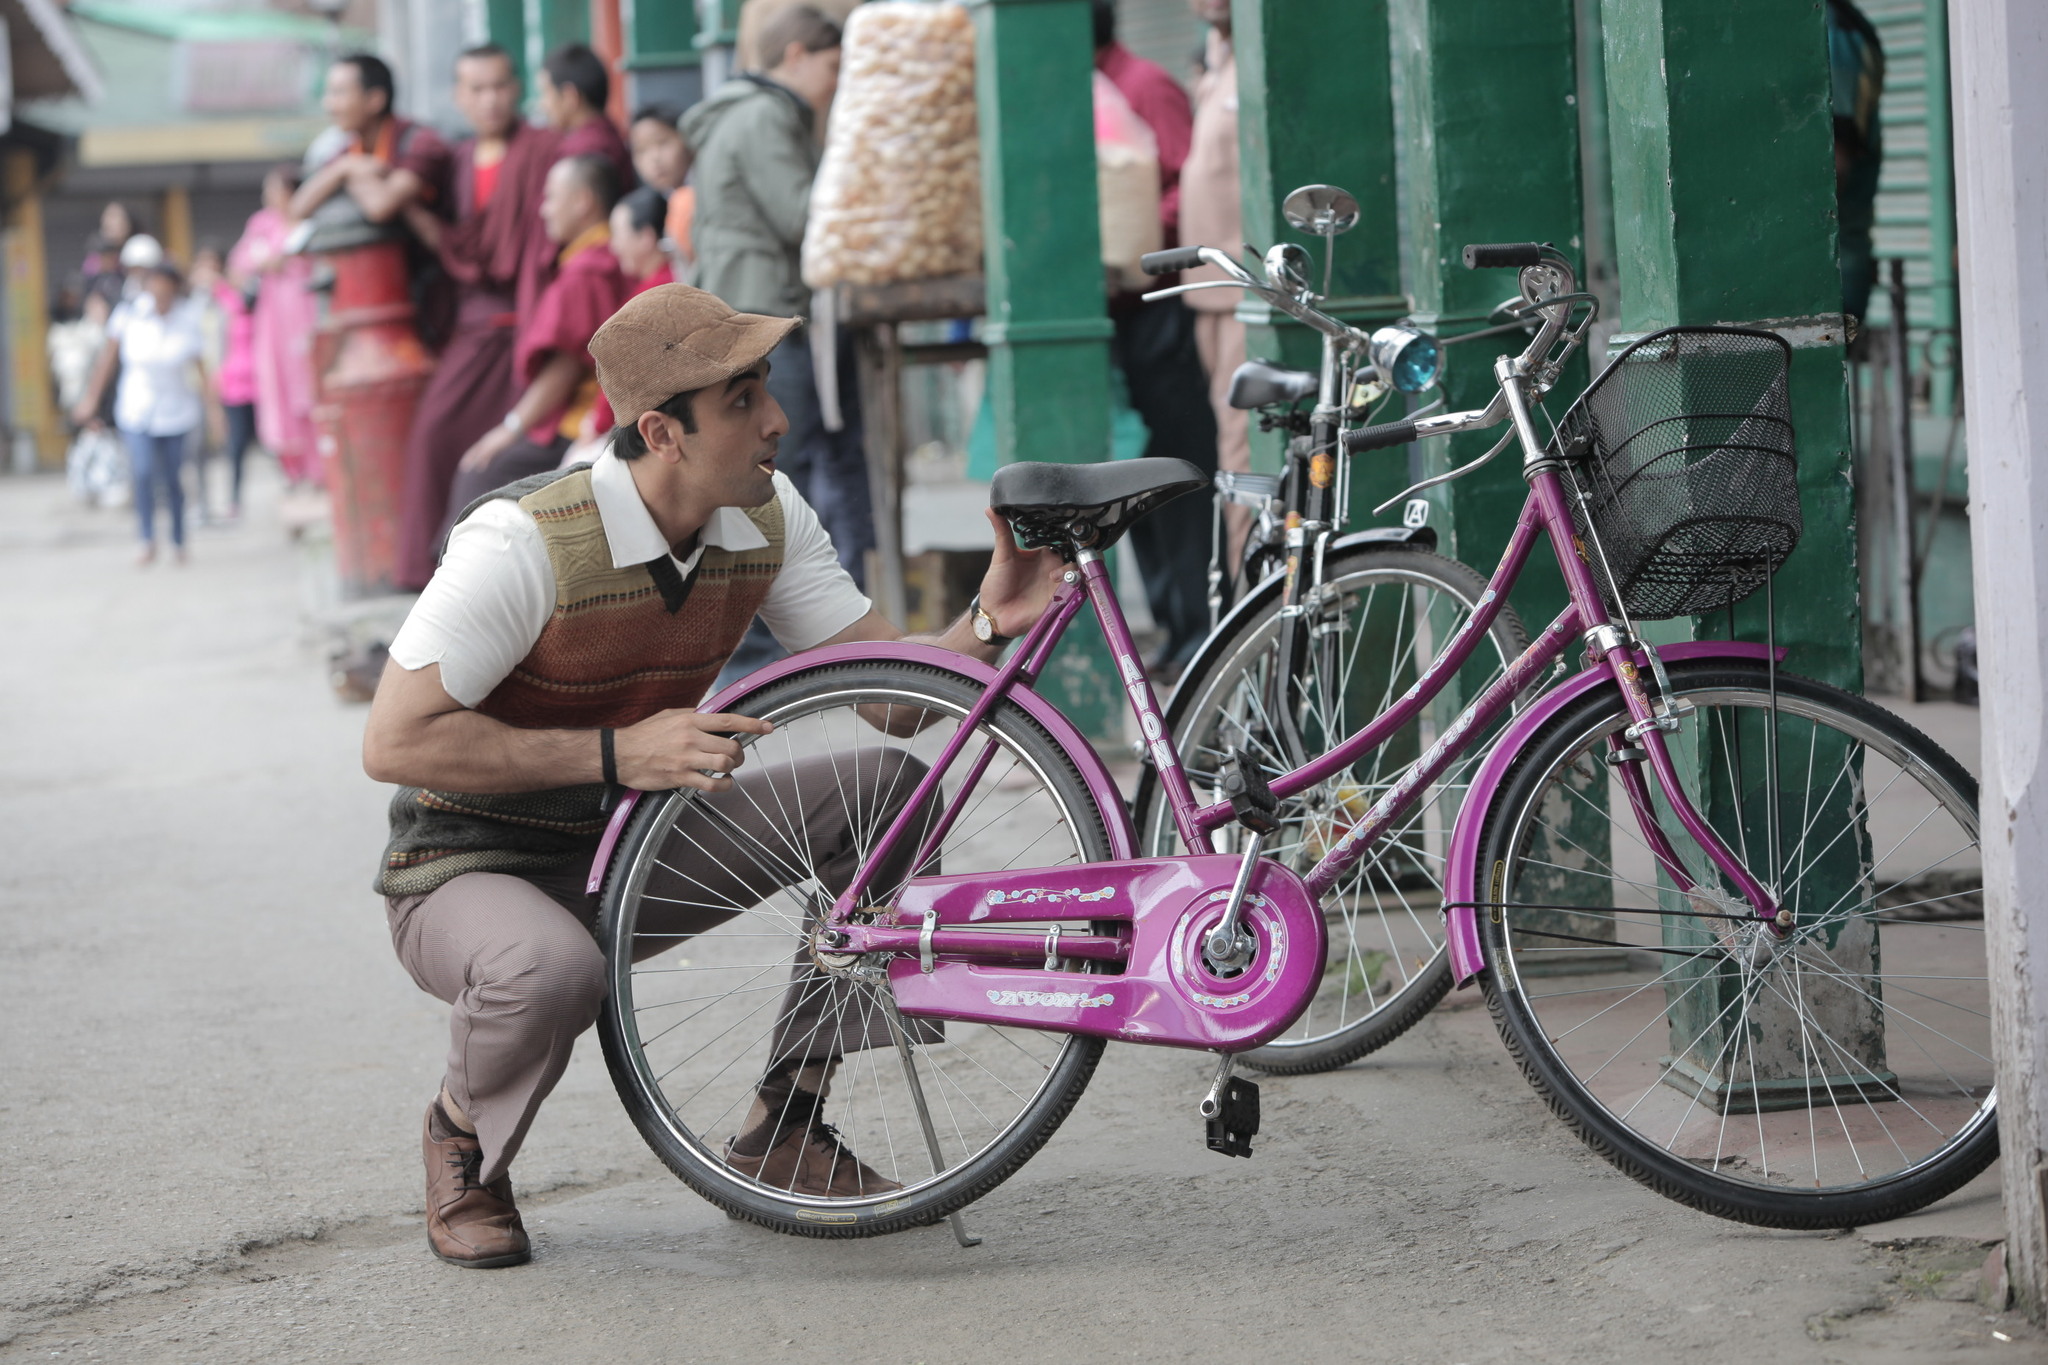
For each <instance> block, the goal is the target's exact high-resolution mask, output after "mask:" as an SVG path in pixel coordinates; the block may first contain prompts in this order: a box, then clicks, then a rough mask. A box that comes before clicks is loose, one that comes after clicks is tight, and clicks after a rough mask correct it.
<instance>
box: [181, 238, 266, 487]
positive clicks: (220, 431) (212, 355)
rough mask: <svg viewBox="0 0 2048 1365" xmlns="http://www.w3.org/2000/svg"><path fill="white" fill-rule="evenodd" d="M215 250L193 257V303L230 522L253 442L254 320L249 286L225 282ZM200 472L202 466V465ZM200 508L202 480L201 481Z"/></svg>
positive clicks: (213, 439)
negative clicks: (225, 474)
mask: <svg viewBox="0 0 2048 1365" xmlns="http://www.w3.org/2000/svg"><path fill="white" fill-rule="evenodd" d="M225 267H226V262H225V260H224V258H223V256H222V254H221V250H220V248H219V247H218V246H213V245H206V246H202V247H200V248H199V249H198V250H197V251H195V252H194V253H193V254H192V299H193V302H194V304H195V305H197V306H199V307H200V308H201V309H202V312H201V314H200V316H201V324H200V326H201V330H202V332H203V334H204V335H205V337H206V371H207V373H208V374H210V375H212V376H213V383H212V385H211V386H210V387H209V392H208V394H207V400H208V401H207V428H208V435H209V437H210V438H211V443H212V444H213V445H214V447H215V448H216V449H217V450H218V451H219V452H220V453H221V454H223V455H225V456H227V460H228V511H227V519H228V520H229V521H235V520H239V519H240V517H241V515H242V467H243V463H244V461H245V459H246V457H247V456H248V453H249V446H250V443H251V442H253V441H254V440H255V439H256V351H255V336H256V315H255V306H254V302H253V300H252V298H251V294H252V293H253V283H254V282H253V281H249V282H243V283H238V282H236V281H234V280H231V279H229V278H228V276H227V274H226V269H225ZM200 467H201V469H202V471H203V469H204V465H203V464H201V466H200ZM200 495H201V501H200V505H201V507H202V508H203V507H204V505H205V503H204V495H205V479H204V476H203V473H202V476H201V480H200Z"/></svg>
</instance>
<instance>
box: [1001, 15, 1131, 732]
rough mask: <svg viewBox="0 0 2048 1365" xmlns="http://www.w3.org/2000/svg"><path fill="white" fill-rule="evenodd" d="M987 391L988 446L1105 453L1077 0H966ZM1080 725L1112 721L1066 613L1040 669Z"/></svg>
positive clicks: (1117, 725)
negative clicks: (977, 144) (991, 433)
mask: <svg viewBox="0 0 2048 1365" xmlns="http://www.w3.org/2000/svg"><path fill="white" fill-rule="evenodd" d="M973 9H974V25H975V60H974V75H975V98H976V105H977V110H978V113H979V118H980V128H981V183H982V191H981V195H982V230H983V238H984V241H985V242H986V244H987V245H986V247H985V260H984V271H985V274H986V277H987V289H988V301H987V307H986V312H985V318H984V322H983V326H982V339H983V340H984V341H985V342H986V343H987V344H988V391H989V400H990V403H991V405H992V407H993V409H994V414H995V429H996V458H997V459H998V460H999V461H1000V462H1002V463H1005V464H1007V463H1009V462H1010V461H1012V460H1061V461H1069V462H1074V463H1088V462H1092V461H1096V460H1105V459H1107V458H1109V336H1110V324H1109V318H1108V316H1107V310H1106V306H1105V301H1104V298H1103V292H1102V266H1101V264H1100V262H1101V258H1102V249H1101V244H1100V239H1099V235H1098V229H1097V219H1098V210H1097V206H1096V195H1095V121H1094V99H1093V96H1092V94H1091V93H1090V91H1091V81H1092V76H1091V72H1092V70H1093V53H1094V44H1093V41H1092V30H1091V27H1090V20H1089V10H1088V5H1087V3H1086V0H976V3H975V4H974V7H973ZM1040 690H1041V691H1043V692H1044V693H1045V694H1046V695H1047V696H1049V697H1050V698H1052V699H1053V700H1054V701H1055V702H1056V703H1057V704H1058V705H1059V706H1060V708H1061V709H1062V710H1064V711H1065V712H1066V713H1067V714H1068V716H1069V717H1071V718H1072V719H1073V720H1074V721H1075V723H1076V724H1078V725H1080V726H1081V727H1082V729H1083V730H1084V731H1086V732H1087V733H1088V734H1089V735H1090V736H1091V737H1092V738H1095V739H1097V740H1099V741H1104V742H1114V741H1115V740H1117V739H1119V738H1121V736H1122V733H1123V721H1122V696H1121V694H1120V691H1119V689H1118V687H1117V684H1116V675H1115V672H1114V670H1113V669H1112V668H1111V667H1110V661H1109V656H1108V653H1107V651H1106V650H1105V649H1104V648H1103V646H1102V644H1101V637H1100V634H1099V633H1098V632H1097V631H1096V629H1095V628H1094V626H1093V624H1092V622H1090V621H1089V620H1085V619H1084V620H1079V621H1076V622H1075V624H1074V626H1073V628H1072V629H1070V630H1069V631H1068V634H1067V639H1066V641H1065V642H1064V643H1063V644H1062V645H1061V647H1060V651H1059V653H1058V654H1057V655H1056V656H1055V657H1054V659H1053V662H1052V665H1051V666H1050V667H1049V668H1048V669H1047V670H1046V675H1045V677H1044V679H1043V680H1042V681H1041V683H1040Z"/></svg>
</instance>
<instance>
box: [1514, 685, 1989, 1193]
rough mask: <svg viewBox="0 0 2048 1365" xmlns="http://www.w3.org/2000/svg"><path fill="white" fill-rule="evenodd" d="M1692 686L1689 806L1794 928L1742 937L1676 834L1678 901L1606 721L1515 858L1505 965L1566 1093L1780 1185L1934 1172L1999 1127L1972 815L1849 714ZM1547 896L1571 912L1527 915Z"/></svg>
mask: <svg viewBox="0 0 2048 1365" xmlns="http://www.w3.org/2000/svg"><path fill="white" fill-rule="evenodd" d="M1680 690H1681V692H1682V693H1683V695H1684V696H1685V697H1686V699H1687V700H1689V701H1691V702H1693V704H1694V705H1695V706H1696V708H1697V710H1696V711H1694V712H1693V713H1692V715H1691V716H1689V717H1688V718H1687V719H1686V721H1685V722H1684V726H1683V729H1682V730H1681V731H1680V733H1679V734H1678V735H1677V736H1675V737H1673V738H1672V741H1671V747H1672V752H1673V757H1674V760H1675V761H1676V762H1677V764H1678V767H1679V769H1680V772H1681V775H1682V776H1683V777H1684V779H1685V783H1686V787H1687V794H1688V796H1689V797H1690V798H1691V799H1692V800H1693V801H1694V802H1695V804H1696V806H1697V808H1698V809H1700V811H1701V812H1702V814H1703V815H1705V816H1706V817H1707V819H1708V821H1709V823H1710V824H1711V825H1713V827H1714V828H1715V830H1716V833H1717V834H1719V835H1720V836H1721V837H1722V838H1723V839H1725V840H1726V841H1727V842H1728V844H1729V846H1730V848H1731V849H1733V850H1734V851H1735V853H1736V855H1737V856H1738V857H1739V858H1740V859H1742V860H1743V862H1744V865H1745V866H1746V867H1748V868H1749V869H1750V870H1751V872H1752V873H1753V874H1754V875H1757V876H1759V877H1760V878H1761V879H1762V880H1763V881H1764V882H1765V884H1766V885H1767V886H1770V887H1772V888H1773V889H1774V892H1775V894H1776V895H1777V896H1778V897H1779V900H1780V903H1781V904H1782V905H1783V906H1784V907H1785V908H1786V909H1789V910H1790V911H1791V912H1792V914H1793V918H1794V925H1795V927H1794V929H1793V931H1792V932H1791V934H1790V935H1789V936H1787V937H1786V938H1785V939H1783V940H1779V939H1777V938H1776V937H1775V936H1773V935H1772V934H1771V933H1770V931H1769V930H1768V929H1766V928H1764V927H1763V926H1761V925H1756V924H1754V923H1753V922H1752V923H1745V920H1746V919H1749V918H1750V917H1748V916H1747V915H1746V914H1745V907H1744V906H1743V904H1742V903H1741V902H1740V901H1739V899H1738V898H1737V897H1736V896H1735V895H1734V894H1733V892H1732V889H1730V888H1729V887H1728V886H1727V883H1726V878H1725V877H1724V876H1722V875H1721V874H1719V873H1718V871H1717V870H1716V869H1714V868H1712V867H1711V865H1710V864H1708V863H1707V861H1706V859H1705V856H1704V854H1703V853H1702V852H1701V851H1700V850H1699V848H1698V846H1697V845H1696V844H1695V843H1693V842H1692V841H1691V840H1690V839H1686V838H1684V837H1683V834H1682V831H1680V832H1676V833H1673V834H1672V843H1673V845H1674V846H1675V848H1676V849H1677V850H1678V852H1679V854H1680V856H1681V858H1682V860H1683V864H1684V866H1685V868H1686V870H1687V873H1688V875H1689V876H1691V877H1693V878H1695V879H1697V880H1698V882H1699V890H1698V891H1697V892H1696V893H1695V894H1693V895H1691V896H1684V897H1682V896H1680V895H1679V893H1678V892H1677V891H1676V890H1675V889H1674V884H1673V882H1672V880H1671V878H1670V877H1669V875H1668V874H1667V873H1665V872H1664V871H1662V870H1661V869H1659V868H1658V867H1657V866H1656V863H1655V860H1654V858H1653V856H1652V854H1651V852H1650V850H1649V847H1648V845H1647V844H1645V842H1644V841H1643V838H1642V836H1641V834H1640V832H1639V829H1638V827H1637V825H1636V823H1635V820H1634V817H1633V815H1632V814H1630V813H1629V812H1628V806H1627V801H1626V798H1625V795H1624V793H1623V791H1622V788H1621V786H1620V783H1619V780H1618V779H1617V778H1616V777H1615V776H1614V775H1613V773H1612V771H1611V769H1610V767H1609V765H1608V763H1607V761H1606V759H1605V757H1604V755H1605V754H1606V753H1607V751H1608V750H1609V747H1610V746H1609V745H1608V743H1607V739H1608V736H1609V735H1611V734H1613V733H1615V732H1616V731H1617V730H1619V729H1620V728H1621V727H1622V726H1623V725H1624V724H1625V723H1626V717H1625V716H1617V715H1613V714H1609V715H1606V716H1603V717H1601V718H1600V719H1599V720H1598V721H1597V722H1595V723H1594V724H1592V725H1591V726H1589V728H1588V729H1587V730H1585V731H1584V732H1583V733H1581V734H1580V735H1578V736H1576V737H1575V738H1574V740H1573V742H1572V744H1571V746H1570V749H1569V754H1568V756H1567V757H1566V758H1565V759H1564V760H1562V761H1561V762H1559V763H1557V764H1554V765H1553V766H1552V768H1551V771H1550V773H1549V775H1548V776H1547V777H1546V778H1545V779H1544V785H1543V796H1542V798H1541V799H1540V800H1539V801H1537V802H1535V803H1533V804H1531V805H1530V806H1529V807H1528V808H1527V809H1525V810H1524V812H1523V813H1522V815H1521V818H1520V819H1519V821H1518V823H1517V826H1516V828H1515V829H1514V830H1513V832H1512V839H1511V842H1510V843H1509V844H1508V845H1506V846H1507V847H1508V848H1510V849H1513V850H1515V852H1514V855H1513V866H1512V867H1509V868H1503V869H1499V870H1498V871H1497V872H1496V873H1495V877H1496V882H1495V884H1496V885H1498V886H1499V887H1500V888H1501V894H1500V899H1501V900H1502V901H1503V902H1505V903H1506V904H1507V906H1508V907H1509V908H1506V909H1505V910H1501V911H1496V912H1494V913H1497V914H1500V915H1502V916H1503V918H1504V921H1505V922H1504V923H1503V924H1502V930H1503V935H1504V939H1505V942H1506V943H1507V945H1508V953H1507V960H1506V961H1505V962H1504V963H1500V964H1496V966H1497V967H1499V968H1501V969H1504V970H1505V971H1506V972H1507V973H1508V977H1507V981H1508V983H1509V984H1511V986H1512V989H1513V990H1514V991H1515V992H1516V993H1517V994H1518V995H1519V997H1520V999H1521V1001H1522V1002H1523V1004H1524V1007H1525V1008H1526V1010H1527V1012H1528V1014H1529V1016H1530V1018H1531V1019H1532V1021H1533V1023H1534V1026H1535V1028H1536V1029H1537V1030H1538V1031H1539V1032H1540V1034H1541V1036H1542V1037H1543V1038H1545V1039H1547V1040H1548V1046H1549V1048H1550V1050H1551V1052H1552V1053H1553V1054H1554V1056H1555V1057H1556V1059H1557V1061H1558V1062H1559V1063H1560V1064H1561V1065H1562V1066H1563V1067H1564V1069H1565V1070H1566V1071H1567V1072H1568V1073H1569V1076H1570V1079H1571V1082H1572V1083H1573V1084H1575V1085H1576V1086H1577V1087H1578V1088H1579V1089H1580V1090H1581V1091H1582V1092H1583V1093H1584V1094H1585V1096H1586V1097H1587V1098H1588V1099H1590V1100H1591V1101H1592V1102H1593V1103H1594V1104H1596V1105H1598V1106H1599V1107H1600V1109H1601V1110H1603V1111H1604V1112H1605V1114H1606V1116H1607V1117H1608V1119H1609V1120H1611V1121H1612V1122H1613V1123H1615V1124H1617V1125H1619V1126H1621V1127H1623V1128H1625V1129H1627V1130H1628V1131H1629V1132H1631V1133H1632V1134H1633V1135H1634V1137H1635V1138H1636V1140H1637V1141H1639V1142H1641V1143H1643V1144H1645V1145H1646V1146H1650V1147H1654V1148H1656V1149H1658V1150H1660V1151H1661V1152H1663V1153H1666V1154H1668V1155H1670V1156H1672V1157H1675V1158H1677V1159H1680V1160H1683V1161H1686V1162H1688V1163H1690V1164H1692V1165H1694V1166H1696V1167H1698V1168H1700V1169H1701V1170H1704V1171H1707V1172H1710V1173H1711V1174H1713V1175H1714V1176H1715V1177H1716V1178H1718V1179H1720V1180H1724V1181H1728V1182H1731V1183H1734V1184H1738V1185H1751V1186H1756V1187H1760V1188H1766V1189H1771V1190H1784V1191H1788V1192H1806V1193H1813V1192H1826V1191H1830V1190H1835V1191H1839V1190H1844V1189H1852V1188H1856V1187H1859V1186H1867V1185H1869V1184H1872V1183H1874V1182H1877V1181H1881V1180H1888V1179H1896V1178H1899V1177H1903V1176H1906V1175H1908V1174H1911V1173H1912V1172H1914V1171H1917V1170H1921V1169H1924V1168H1925V1167H1926V1166H1927V1165H1929V1164H1930V1163H1932V1162H1933V1161H1935V1160H1936V1159H1938V1158H1939V1157H1940V1156H1941V1155H1942V1154H1943V1153H1946V1152H1948V1151H1950V1150H1952V1149H1954V1148H1955V1147H1956V1146H1957V1145H1958V1144H1960V1143H1962V1142H1964V1141H1967V1140H1968V1139H1969V1138H1971V1137H1972V1136H1974V1135H1975V1134H1976V1133H1977V1132H1978V1131H1980V1130H1981V1129H1982V1128H1983V1126H1984V1125H1985V1124H1987V1123H1990V1122H1991V1121H1992V1119H1993V1113H1994V1101H1993V1094H1992V1068H1991V1060H1990V1056H1991V1048H1990V989H1989V981H1988V978H1987V972H1986V964H1985V955H1984V925H1983V897H1982V890H1983V886H1982V861H1981V858H1980V855H1979V848H1978V841H1977V817H1976V811H1975V809H1974V807H1973V806H1972V805H1971V804H1970V803H1969V801H1968V800H1967V799H1966V798H1965V797H1964V796H1963V795H1962V793H1960V792H1958V791H1957V790H1956V789H1955V788H1954V787H1953V786H1952V785H1950V784H1949V783H1948V782H1947V781H1945V780H1944V779H1943V778H1942V777H1941V776H1940V775H1939V774H1938V773H1937V772H1936V771H1935V770H1934V769H1932V768H1930V767H1929V766H1927V765H1926V764H1924V763H1922V762H1920V761H1919V760H1918V759H1917V758H1916V757H1915V756H1914V755H1913V754H1912V753H1911V752H1909V751H1908V750H1907V749H1905V748H1904V746H1902V745H1901V744H1899V743H1898V742H1897V741H1895V740H1894V739H1893V738H1892V737H1891V736H1889V735H1887V734H1886V733H1885V732H1883V731H1881V730H1879V729H1877V728H1876V727H1874V726H1871V725H1869V724H1867V723H1865V722H1863V721H1861V720H1859V719H1858V718H1857V717H1856V716H1855V715H1854V714H1853V713H1849V712H1844V711H1837V710H1835V709H1833V708H1831V707H1828V706H1825V705H1823V704H1819V703H1816V702H1814V701H1811V700H1809V699H1807V698H1805V697H1803V696H1797V695H1792V694H1789V693H1787V692H1785V691H1783V690H1781V691H1780V692H1779V694H1778V697H1777V708H1776V711H1775V713H1773V712H1772V710H1771V709H1770V699H1769V697H1768V695H1767V694H1766V693H1764V692H1762V691H1761V690H1756V691H1752V690H1749V689H1743V688H1725V689H1712V688H1703V689H1684V688H1681V689H1680ZM1774 714H1775V719H1773V716H1774ZM1773 739H1774V740H1775V749H1776V753H1775V755H1773V754H1772V753H1771V742H1772V740H1773ZM1773 758H1775V761H1776V763H1777V768H1778V777H1777V779H1776V782H1775V783H1772V782H1770V781H1769V779H1768V777H1767V774H1768V773H1769V770H1770V765H1771V762H1772V760H1773ZM1773 786H1775V790H1776V792H1777V800H1776V803H1775V805H1776V810H1775V812H1774V811H1773V810H1772V804H1773V803H1772V802H1771V801H1770V799H1769V793H1770V792H1771V790H1772V788H1773ZM1738 794H1739V795H1738ZM1654 801H1655V805H1656V807H1657V809H1658V810H1659V812H1660V815H1661V820H1660V823H1661V824H1662V826H1663V827H1664V828H1665V829H1666V830H1668V831H1678V826H1677V823H1676V821H1675V819H1672V818H1671V817H1670V814H1669V808H1668V805H1667V804H1666V803H1665V801H1664V798H1663V797H1662V796H1661V795H1658V796H1656V797H1655V798H1654ZM1774 816H1775V826H1776V830H1777V838H1776V839H1775V840H1774V839H1773V838H1772V837H1771V834H1772V826H1773V817H1774ZM1537 903H1541V904H1544V905H1548V906H1568V907H1572V908H1569V909H1543V910H1537V909H1523V908H1514V907H1516V906H1527V905H1534V904H1537ZM1580 907H1584V908H1580ZM1497 922H1499V921H1497Z"/></svg>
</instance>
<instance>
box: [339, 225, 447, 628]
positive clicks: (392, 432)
mask: <svg viewBox="0 0 2048 1365" xmlns="http://www.w3.org/2000/svg"><path fill="white" fill-rule="evenodd" d="M323 261H324V263H325V264H326V265H327V266H328V267H330V268H331V269H332V270H333V271H334V286H333V290H332V292H331V293H330V294H329V295H328V301H327V308H326V310H325V313H324V315H323V316H322V318H321V320H320V329H319V331H318V333H317V334H316V335H315V336H314V338H313V370H314V375H315V380H316V382H317V384H318V386H319V396H318V401H317V402H316V404H315V406H314V409H313V421H314V425H315V426H316V428H317V429H318V431H319V437H320V453H321V455H322V457H323V463H324V464H325V465H326V466H327V469H328V471H329V479H328V482H329V489H330V492H331V495H332V498H333V505H334V558H335V566H336V569H337V570H338V572H339V574H340V577H341V591H342V595H343V596H344V597H350V598H360V597H376V596H379V595H381V594H384V593H389V592H393V591H395V590H396V586H397V582H396V580H397V564H398V498H399V490H400V489H401V488H402V487H403V486H404V463H405V439H406V435H407V433H408V432H410V431H411V430H412V422H413V416H414V414H415V413H416V412H417V411H418V410H419V403H420V393H421V391H422V390H424V389H425V388H426V386H427V376H428V375H429V374H431V373H432V372H433V369H434V360H433V357H432V356H431V355H429V354H428V353H427V348H426V345H425V344H424V343H423V342H421V340H420V335H419V331H418V330H417V328H415V326H414V325H413V306H412V295H411V290H410V288H409V285H408V279H407V273H406V261H405V244H404V243H403V242H398V241H387V242H373V243H371V244H369V245H366V246H358V247H352V248H349V249H347V250H339V251H333V252H328V253H323Z"/></svg>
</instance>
